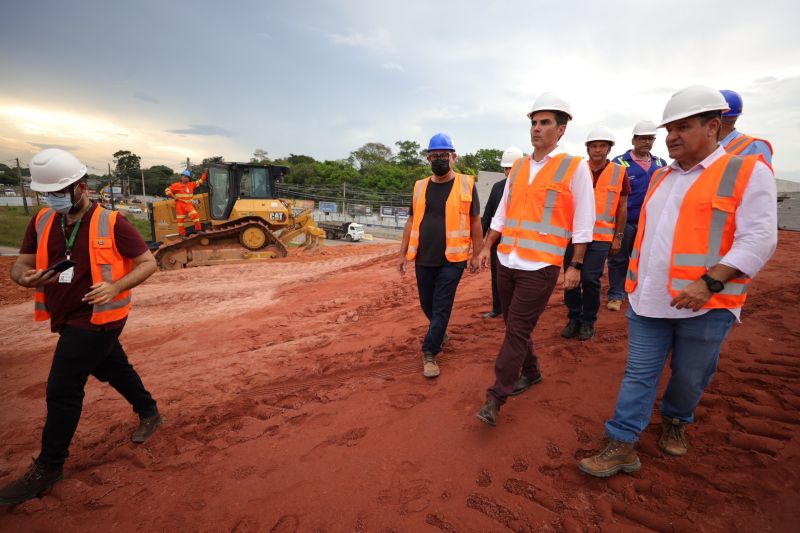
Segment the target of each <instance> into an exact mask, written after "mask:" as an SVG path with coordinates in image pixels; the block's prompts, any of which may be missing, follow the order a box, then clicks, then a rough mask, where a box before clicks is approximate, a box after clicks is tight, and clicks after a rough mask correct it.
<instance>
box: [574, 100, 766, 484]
mask: <svg viewBox="0 0 800 533" xmlns="http://www.w3.org/2000/svg"><path fill="white" fill-rule="evenodd" d="M727 109H728V104H727V103H726V101H725V99H724V98H723V97H722V95H721V94H720V93H719V92H718V91H717V90H715V89H712V88H711V87H705V86H702V85H695V86H692V87H687V88H686V89H683V90H681V91H678V92H677V93H675V94H674V95H672V98H671V99H670V100H669V102H667V105H666V107H665V109H664V118H663V120H662V121H661V125H660V127H665V128H666V129H667V149H668V150H669V155H670V157H672V158H673V159H674V161H673V163H672V164H671V165H669V167H666V168H664V169H662V170H660V171H658V172H656V174H655V175H654V176H653V181H652V183H651V185H650V189H649V191H648V192H647V196H646V198H645V200H644V205H643V206H642V214H641V218H640V224H639V230H638V232H637V234H636V241H635V242H634V245H633V252H632V254H631V261H630V265H629V268H628V281H627V283H626V286H625V288H626V290H627V291H628V293H629V300H630V307H629V309H628V312H627V316H628V360H627V367H626V369H625V375H624V377H623V379H622V384H621V386H620V391H619V396H618V397H617V405H616V410H615V412H614V417H613V418H612V419H611V420H609V421H607V422H606V426H605V430H606V437H607V441H606V445H605V447H604V448H603V450H602V451H601V452H600V453H599V454H598V455H595V456H593V457H589V458H586V459H584V460H583V461H581V462H580V469H581V470H583V471H584V472H586V473H587V474H591V475H593V476H598V477H606V476H610V475H613V474H616V473H617V472H620V471H623V472H633V471H636V470H638V469H639V467H640V462H639V458H638V457H637V455H636V451H635V449H634V448H635V445H636V441H637V440H638V439H639V434H640V433H641V432H642V431H643V430H644V429H645V428H646V427H647V425H648V423H649V421H650V416H651V414H652V411H653V404H654V402H655V399H656V393H657V391H658V383H659V381H660V378H661V374H662V372H663V370H664V364H665V362H666V359H667V356H668V355H671V359H670V371H671V375H670V378H669V381H668V383H667V388H666V390H665V391H664V395H663V398H662V401H661V420H662V433H661V438H660V439H659V441H658V446H659V448H660V449H661V450H662V451H663V452H664V453H666V454H668V455H673V456H682V455H685V454H686V453H687V452H688V444H687V442H686V434H685V425H686V424H691V423H692V422H693V421H694V410H695V408H696V407H697V404H698V403H699V401H700V398H701V396H702V394H703V391H704V389H705V387H707V386H708V384H709V383H710V382H711V379H712V377H713V375H714V372H715V370H716V367H717V359H718V356H719V351H720V347H721V346H722V343H723V341H724V340H725V337H726V336H727V334H728V332H729V330H730V328H731V326H732V325H733V323H734V322H735V321H736V320H738V319H739V315H740V312H741V308H742V305H743V304H744V302H745V299H746V298H747V288H748V285H749V284H750V282H751V279H752V278H753V277H754V276H755V275H756V274H757V273H758V271H759V270H761V268H762V267H763V266H764V264H765V263H766V262H767V260H768V259H769V258H770V256H772V254H773V252H774V251H775V246H776V243H777V229H776V228H777V207H776V188H775V179H774V177H773V174H772V170H771V169H770V167H769V166H768V165H767V164H766V163H764V161H763V159H762V158H761V156H745V157H739V156H734V155H731V154H727V153H726V152H725V150H724V149H723V148H722V146H720V144H719V135H720V124H721V116H720V115H721V113H722V112H723V111H725V110H727Z"/></svg>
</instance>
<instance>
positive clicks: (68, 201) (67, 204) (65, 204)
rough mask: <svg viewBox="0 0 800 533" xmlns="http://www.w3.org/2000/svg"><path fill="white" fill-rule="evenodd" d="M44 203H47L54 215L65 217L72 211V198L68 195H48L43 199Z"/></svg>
mask: <svg viewBox="0 0 800 533" xmlns="http://www.w3.org/2000/svg"><path fill="white" fill-rule="evenodd" d="M44 201H45V202H47V205H49V206H50V207H51V208H52V209H53V210H54V211H55V212H56V213H61V214H62V215H66V214H67V213H69V212H70V210H71V209H72V206H73V203H72V197H71V195H69V194H65V195H64V196H53V195H50V194H48V195H47V196H45V197H44Z"/></svg>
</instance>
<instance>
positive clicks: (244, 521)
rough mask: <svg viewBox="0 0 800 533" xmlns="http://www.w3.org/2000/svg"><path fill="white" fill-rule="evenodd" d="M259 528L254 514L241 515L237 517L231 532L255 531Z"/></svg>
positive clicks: (254, 532) (247, 532)
mask: <svg viewBox="0 0 800 533" xmlns="http://www.w3.org/2000/svg"><path fill="white" fill-rule="evenodd" d="M260 530H261V528H260V527H259V524H258V519H256V518H255V517H254V516H243V517H241V518H239V519H238V520H237V521H236V525H234V526H233V528H232V529H231V531H232V532H233V533H256V532H258V531H260Z"/></svg>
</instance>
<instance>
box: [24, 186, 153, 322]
mask: <svg viewBox="0 0 800 533" xmlns="http://www.w3.org/2000/svg"><path fill="white" fill-rule="evenodd" d="M95 209H97V204H96V203H94V202H92V207H90V208H89V210H88V211H87V212H86V213H84V215H83V218H82V219H81V225H80V227H79V228H78V235H77V236H76V237H75V243H74V244H73V247H72V256H71V259H72V260H73V261H75V263H77V264H76V265H75V274H74V276H73V278H72V283H58V282H57V281H56V282H55V283H50V284H48V285H45V287H44V297H45V301H46V302H47V308H48V310H49V311H50V329H51V330H52V331H54V332H60V331H61V330H62V328H63V327H64V326H74V327H76V328H80V329H88V330H93V331H99V330H103V329H119V328H121V327H122V326H124V325H125V319H124V318H123V319H121V320H117V321H116V322H109V323H108V324H103V325H102V326H98V325H95V324H92V322H91V320H92V306H91V305H90V304H88V303H86V302H83V301H81V299H82V298H83V297H84V296H85V295H86V293H88V292H89V291H90V290H91V289H90V287H91V285H92V268H91V265H90V264H89V223H90V221H91V219H92V214H93V213H94V210H95ZM62 216H63V215H59V214H58V213H56V214H55V218H54V219H53V224H52V226H51V227H50V238H49V239H48V242H47V250H48V252H49V258H48V264H49V265H50V266H52V265H55V264H56V263H58V262H60V261H63V260H64V259H66V251H67V239H66V237H69V236H70V235H72V230H73V229H74V227H75V226H74V225H67V227H66V236H65V235H64V232H63V231H61V217H62ZM114 240H115V242H116V245H117V250H118V251H119V253H120V254H121V255H122V256H123V257H127V258H131V259H132V258H134V257H139V256H140V255H142V254H143V253H145V252H146V251H147V250H148V248H147V244H145V242H144V240H143V239H142V237H141V235H139V232H138V231H136V228H134V227H133V224H131V223H130V222H128V220H127V219H126V218H125V217H123V216H122V214H121V213H120V214H118V215H117V223H116V224H114ZM19 253H21V254H35V253H36V217H33V218H31V221H30V223H29V224H28V228H27V229H26V230H25V237H24V238H23V239H22V246H21V247H20V249H19Z"/></svg>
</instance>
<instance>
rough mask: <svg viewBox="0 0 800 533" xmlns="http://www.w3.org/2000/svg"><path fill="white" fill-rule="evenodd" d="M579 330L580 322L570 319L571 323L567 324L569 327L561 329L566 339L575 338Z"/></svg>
mask: <svg viewBox="0 0 800 533" xmlns="http://www.w3.org/2000/svg"><path fill="white" fill-rule="evenodd" d="M579 330H580V324H578V323H577V322H572V321H570V322H569V324H567V327H565V328H564V329H562V330H561V336H562V337H564V338H565V339H574V338H575V337H577V336H578V331H579Z"/></svg>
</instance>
